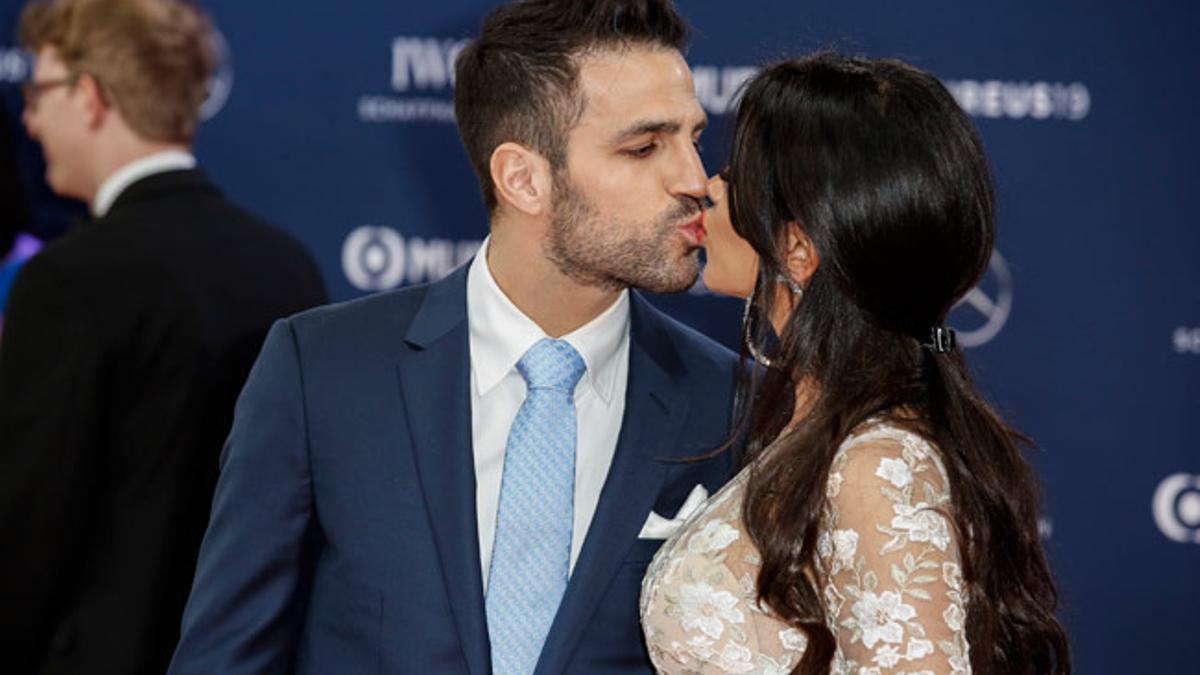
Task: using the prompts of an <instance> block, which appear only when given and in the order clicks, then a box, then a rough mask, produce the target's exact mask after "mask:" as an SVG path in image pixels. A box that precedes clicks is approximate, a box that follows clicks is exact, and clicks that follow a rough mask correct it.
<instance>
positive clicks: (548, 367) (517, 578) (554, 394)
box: [486, 338, 587, 675]
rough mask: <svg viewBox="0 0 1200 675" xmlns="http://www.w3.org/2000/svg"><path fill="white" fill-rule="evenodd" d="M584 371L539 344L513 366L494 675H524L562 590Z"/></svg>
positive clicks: (493, 589) (495, 597)
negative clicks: (522, 386)
mask: <svg viewBox="0 0 1200 675" xmlns="http://www.w3.org/2000/svg"><path fill="white" fill-rule="evenodd" d="M586 369H587V366H586V365H585V364H584V362H583V358H582V357H580V356H579V352H576V351H575V349H574V348H573V347H571V345H569V344H567V343H566V342H564V341H562V340H551V339H550V338H545V339H543V340H541V341H540V342H538V343H537V344H535V345H533V346H532V347H530V348H529V351H527V352H525V355H524V356H522V357H521V360H520V361H519V362H518V363H517V370H518V371H519V372H520V373H521V376H522V377H524V378H525V382H526V384H527V393H526V395H525V402H524V403H522V404H521V409H520V410H518V411H517V416H516V418H515V419H513V425H512V430H511V431H509V433H508V444H507V445H506V446H505V449H504V477H503V478H502V479H501V484H500V508H499V511H498V512H497V513H496V540H495V544H494V545H493V547H492V563H491V571H490V572H489V573H488V589H487V598H486V606H487V623H488V634H489V636H490V638H491V643H492V672H493V673H495V675H530V673H532V672H533V669H534V667H535V666H536V665H537V661H538V656H539V655H540V654H541V652H542V644H543V643H544V642H545V641H546V634H547V633H548V632H549V631H550V624H551V623H552V622H553V621H554V615H555V613H556V612H557V611H558V604H559V601H561V600H562V596H563V591H565V590H566V588H567V571H568V566H569V564H570V559H571V529H572V524H573V522H574V496H575V384H576V383H577V382H579V378H580V377H582V376H583V372H584V370H586Z"/></svg>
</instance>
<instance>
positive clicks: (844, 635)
mask: <svg viewBox="0 0 1200 675" xmlns="http://www.w3.org/2000/svg"><path fill="white" fill-rule="evenodd" d="M827 497H828V499H827V501H826V508H825V514H824V518H823V524H822V529H821V534H820V538H819V539H818V541H817V552H818V565H817V568H818V576H819V579H820V584H821V586H822V591H823V593H824V597H825V603H826V614H827V619H828V622H829V627H830V629H831V630H832V631H833V632H834V634H835V635H836V637H837V644H838V654H837V658H835V662H837V663H839V665H841V666H842V669H840V670H838V671H837V672H843V673H880V674H882V673H907V674H909V675H914V674H919V673H930V674H933V673H953V674H955V675H961V674H965V673H969V672H970V659H969V656H968V647H967V641H966V633H965V625H964V624H965V621H966V613H965V607H964V601H965V597H964V594H963V584H962V573H961V569H960V567H959V556H958V537H957V534H956V532H955V530H954V528H953V525H952V522H951V520H950V519H949V516H950V508H951V505H950V493H949V491H948V488H947V485H946V478H945V470H944V469H943V468H942V465H941V463H940V460H939V458H938V456H937V454H936V452H935V451H934V450H933V448H932V447H931V446H930V445H929V444H928V443H927V442H925V441H924V440H923V439H921V438H920V437H918V436H916V435H913V434H909V433H907V432H903V431H900V430H898V429H894V428H889V427H882V428H879V427H877V428H876V429H875V430H874V431H871V432H868V433H866V434H864V435H862V436H859V437H856V438H853V439H852V440H851V441H850V442H848V443H847V444H845V445H844V446H843V449H842V450H841V451H840V452H839V454H838V455H837V457H836V459H835V460H834V464H833V467H832V469H831V472H830V478H829V483H828V487H827Z"/></svg>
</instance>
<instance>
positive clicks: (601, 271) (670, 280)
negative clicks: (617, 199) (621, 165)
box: [542, 171, 700, 293]
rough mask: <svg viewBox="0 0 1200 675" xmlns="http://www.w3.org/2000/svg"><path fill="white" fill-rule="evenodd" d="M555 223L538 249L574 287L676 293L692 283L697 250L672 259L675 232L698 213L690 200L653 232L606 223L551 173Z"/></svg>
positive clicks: (562, 175)
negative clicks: (635, 289)
mask: <svg viewBox="0 0 1200 675" xmlns="http://www.w3.org/2000/svg"><path fill="white" fill-rule="evenodd" d="M554 195H555V198H554V219H553V221H552V222H551V224H550V230H549V232H548V233H547V236H546V239H545V240H544V241H543V243H542V247H543V250H544V251H545V254H546V257H547V258H549V259H550V261H551V262H553V263H554V265H555V266H556V267H557V268H558V271H559V272H562V273H563V274H564V275H565V276H567V277H570V278H571V279H572V280H574V281H575V282H576V283H579V284H581V285H584V286H593V287H596V288H601V289H605V290H613V291H615V290H621V289H623V288H627V287H629V286H633V287H636V288H642V289H645V290H647V291H650V292H653V293H679V292H682V291H686V290H687V289H689V288H691V287H692V284H694V283H696V277H697V276H699V274H700V258H699V253H698V251H699V249H698V248H697V249H693V250H692V251H690V252H688V253H686V254H685V255H679V254H677V253H676V248H677V246H678V245H679V244H678V243H677V242H674V241H672V240H673V239H675V238H677V237H679V226H680V224H681V223H683V222H685V221H686V220H687V219H688V218H689V217H694V216H695V215H696V214H698V213H699V212H700V204H699V202H697V201H696V200H694V199H692V198H690V197H681V198H680V201H679V203H678V204H677V205H676V206H675V207H674V208H672V209H670V210H669V211H668V212H667V213H664V214H663V215H662V217H660V218H659V219H658V222H657V223H656V224H655V225H654V226H652V227H645V226H643V225H638V224H634V223H629V222H622V221H619V220H616V219H614V218H611V217H605V216H604V215H602V214H601V213H600V211H599V210H598V209H597V208H596V207H595V206H594V205H593V204H592V203H591V202H590V201H588V199H587V197H585V196H584V195H583V194H582V193H580V191H579V190H578V189H576V187H575V185H574V184H573V183H572V182H571V179H570V177H569V176H567V173H566V171H555V172H554Z"/></svg>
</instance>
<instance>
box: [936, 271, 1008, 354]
mask: <svg viewBox="0 0 1200 675" xmlns="http://www.w3.org/2000/svg"><path fill="white" fill-rule="evenodd" d="M1012 303H1013V289H1012V274H1011V273H1010V272H1009V270H1008V263H1006V262H1005V261H1004V258H1003V257H1002V256H1001V255H1000V252H999V251H995V250H993V251H992V260H991V262H990V263H989V264H988V269H987V272H985V273H984V276H983V279H982V280H980V282H979V285H978V286H976V287H975V288H972V289H971V290H970V291H969V292H968V293H967V294H966V295H964V296H963V299H962V300H959V302H958V304H957V305H955V306H954V309H952V310H951V311H950V323H951V325H953V326H954V330H955V331H956V332H957V337H958V342H959V343H960V344H961V345H962V346H964V347H978V346H980V345H983V344H987V343H988V342H990V341H991V340H992V338H994V337H996V335H998V334H999V333H1000V330H1001V329H1002V328H1004V324H1005V323H1006V322H1007V321H1008V315H1009V313H1011V312H1012Z"/></svg>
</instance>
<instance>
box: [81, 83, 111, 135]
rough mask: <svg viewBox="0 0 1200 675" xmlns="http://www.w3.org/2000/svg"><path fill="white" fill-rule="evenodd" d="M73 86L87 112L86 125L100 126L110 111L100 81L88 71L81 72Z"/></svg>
mask: <svg viewBox="0 0 1200 675" xmlns="http://www.w3.org/2000/svg"><path fill="white" fill-rule="evenodd" d="M75 88H76V89H78V96H79V97H80V105H82V106H83V108H84V110H85V111H86V112H87V116H88V126H90V127H92V128H96V127H98V126H100V124H101V123H102V122H103V121H104V117H105V115H107V114H108V113H109V111H110V108H109V105H108V98H107V97H106V96H105V94H104V88H103V87H102V86H100V81H99V80H97V79H96V78H95V77H94V76H92V75H91V74H89V73H83V74H82V75H80V76H79V80H78V81H77V82H76V83H75Z"/></svg>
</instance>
